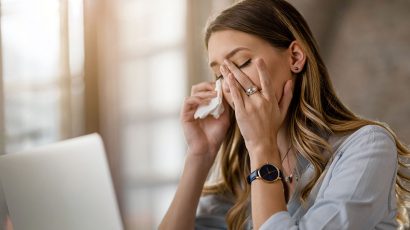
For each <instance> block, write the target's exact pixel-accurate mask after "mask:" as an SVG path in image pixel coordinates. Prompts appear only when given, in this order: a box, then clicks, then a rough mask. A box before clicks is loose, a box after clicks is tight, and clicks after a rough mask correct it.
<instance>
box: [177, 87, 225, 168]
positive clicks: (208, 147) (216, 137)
mask: <svg viewBox="0 0 410 230" xmlns="http://www.w3.org/2000/svg"><path fill="white" fill-rule="evenodd" d="M214 88H215V82H202V83H199V84H197V85H194V86H192V89H191V96H189V97H187V98H186V99H185V101H184V105H183V107H182V111H181V122H182V127H183V131H184V135H185V139H186V141H187V144H188V154H191V155H194V156H201V160H206V161H207V162H204V163H209V164H210V165H212V163H213V162H214V160H215V157H216V154H217V152H218V149H219V147H220V145H221V144H222V141H223V140H224V138H225V136H226V133H227V131H228V128H229V124H230V119H229V117H230V116H229V114H230V107H229V106H228V104H227V103H226V102H225V100H224V102H223V103H224V107H225V111H224V112H223V113H222V114H221V116H220V117H219V118H218V119H215V118H214V117H213V116H207V117H206V118H204V119H195V118H194V114H195V111H196V109H197V108H198V107H199V106H200V105H206V104H208V103H209V102H210V101H211V99H212V98H214V97H216V95H217V94H216V91H215V90H214Z"/></svg>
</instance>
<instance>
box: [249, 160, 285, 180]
mask: <svg viewBox="0 0 410 230" xmlns="http://www.w3.org/2000/svg"><path fill="white" fill-rule="evenodd" d="M256 179H262V180H263V181H266V182H268V183H273V182H275V181H277V180H283V179H284V176H283V173H282V171H280V170H279V169H278V168H277V167H276V166H274V165H271V164H265V165H263V166H262V167H260V168H259V169H256V170H255V171H253V172H252V173H251V174H249V176H248V177H247V180H248V184H251V183H252V181H254V180H256Z"/></svg>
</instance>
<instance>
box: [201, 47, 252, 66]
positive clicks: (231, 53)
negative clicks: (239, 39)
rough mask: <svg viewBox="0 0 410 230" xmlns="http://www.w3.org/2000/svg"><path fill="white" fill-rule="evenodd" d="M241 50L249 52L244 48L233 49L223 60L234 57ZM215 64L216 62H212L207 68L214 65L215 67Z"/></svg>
mask: <svg viewBox="0 0 410 230" xmlns="http://www.w3.org/2000/svg"><path fill="white" fill-rule="evenodd" d="M241 50H249V49H248V48H245V47H238V48H235V49H233V50H232V51H231V52H229V53H228V54H227V55H226V56H225V59H227V58H230V57H232V56H233V55H235V54H236V53H237V52H239V51H241ZM217 64H218V63H217V62H215V61H213V62H211V64H209V66H210V67H213V66H215V65H217Z"/></svg>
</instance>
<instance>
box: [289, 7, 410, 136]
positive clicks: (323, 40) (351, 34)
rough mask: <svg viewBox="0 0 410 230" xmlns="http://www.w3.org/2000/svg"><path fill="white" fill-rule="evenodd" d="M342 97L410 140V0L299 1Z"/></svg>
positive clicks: (360, 111) (346, 101)
mask: <svg viewBox="0 0 410 230" xmlns="http://www.w3.org/2000/svg"><path fill="white" fill-rule="evenodd" d="M290 2H291V3H292V4H293V5H294V6H295V7H296V8H298V9H299V10H300V12H301V13H302V14H303V15H304V17H305V18H306V20H307V21H308V23H309V25H310V27H311V29H312V31H313V33H314V34H315V36H316V38H317V41H318V43H319V47H320V52H321V54H322V57H323V58H324V60H325V63H326V65H327V67H328V69H329V72H330V76H331V78H332V80H333V83H334V86H335V88H336V91H337V93H338V95H339V97H340V98H341V100H342V101H343V102H344V103H345V104H346V105H347V106H348V107H350V108H351V109H352V110H353V111H354V112H355V113H357V114H359V115H361V116H364V117H367V118H370V119H375V120H379V121H383V122H386V123H388V124H389V125H390V127H391V128H393V129H394V130H395V131H396V133H397V135H398V136H399V137H400V138H401V139H402V140H403V141H404V142H405V143H406V144H410V122H409V118H410V27H409V22H410V14H409V12H410V11H409V10H410V1H407V0H394V1H382V0H372V1H370V0H361V1H352V0H338V1H335V0H310V1H306V0H293V1H290Z"/></svg>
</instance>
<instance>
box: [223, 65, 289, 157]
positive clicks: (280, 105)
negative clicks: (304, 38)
mask: <svg viewBox="0 0 410 230" xmlns="http://www.w3.org/2000/svg"><path fill="white" fill-rule="evenodd" d="M225 65H226V66H227V67H228V71H227V69H225V71H222V72H223V75H224V78H225V79H226V80H227V82H228V86H229V90H230V92H231V95H232V100H233V102H234V107H235V117H236V120H237V123H238V126H239V129H240V131H241V134H242V136H243V138H244V140H245V145H246V147H247V149H248V151H249V154H250V157H251V161H252V159H253V158H255V157H256V158H260V159H263V158H266V157H265V156H267V154H272V153H273V152H277V140H276V138H277V134H278V131H279V128H280V127H281V125H282V123H283V121H284V120H285V117H286V113H287V110H288V108H289V105H290V102H291V100H292V95H293V92H292V91H293V82H292V80H288V81H286V83H285V85H284V89H283V94H282V97H281V98H280V101H279V102H278V99H277V98H276V96H275V90H274V87H273V84H272V76H269V73H268V70H267V68H266V64H265V62H264V61H263V60H262V59H258V60H256V67H257V70H258V75H259V79H260V83H261V89H260V90H259V91H258V92H256V93H254V94H252V95H249V96H248V95H247V94H246V93H245V91H244V89H247V88H249V87H251V86H252V85H249V82H251V81H250V80H249V77H248V76H246V75H245V74H244V73H243V72H242V71H241V70H240V69H239V68H238V67H236V66H235V65H234V64H233V63H232V62H230V61H228V60H226V61H225ZM255 87H257V86H255ZM275 150H276V151H275Z"/></svg>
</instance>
